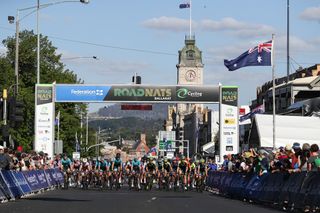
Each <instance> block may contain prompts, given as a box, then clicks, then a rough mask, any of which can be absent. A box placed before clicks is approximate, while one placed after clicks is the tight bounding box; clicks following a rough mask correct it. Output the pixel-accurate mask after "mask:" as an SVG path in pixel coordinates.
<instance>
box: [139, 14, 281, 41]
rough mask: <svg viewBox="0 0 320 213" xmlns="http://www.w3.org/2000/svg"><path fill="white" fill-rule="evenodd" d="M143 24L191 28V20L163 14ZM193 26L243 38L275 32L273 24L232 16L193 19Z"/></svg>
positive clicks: (169, 28)
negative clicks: (253, 21) (247, 20)
mask: <svg viewBox="0 0 320 213" xmlns="http://www.w3.org/2000/svg"><path fill="white" fill-rule="evenodd" d="M142 25H143V26H144V27H146V28H150V29H157V30H163V31H171V32H185V31H186V30H188V28H189V20H187V19H181V18H176V17H166V16H162V17H159V18H152V19H149V20H146V21H144V22H143V23H142ZM192 27H193V28H194V30H197V29H199V30H202V31H207V32H230V33H231V34H232V35H234V36H236V37H241V38H243V37H256V36H264V35H271V34H272V33H274V32H275V30H274V28H273V27H271V26H268V25H263V24H251V23H246V22H241V21H238V20H236V19H234V18H231V17H226V18H223V19H221V20H219V21H216V20H211V19H205V20H202V21H199V22H197V21H192Z"/></svg>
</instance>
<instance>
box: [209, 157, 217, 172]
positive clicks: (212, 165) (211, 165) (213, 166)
mask: <svg viewBox="0 0 320 213" xmlns="http://www.w3.org/2000/svg"><path fill="white" fill-rule="evenodd" d="M208 167H209V171H217V170H218V165H217V164H216V162H215V161H214V160H212V159H209V163H208Z"/></svg>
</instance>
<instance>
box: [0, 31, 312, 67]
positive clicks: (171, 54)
mask: <svg viewBox="0 0 320 213" xmlns="http://www.w3.org/2000/svg"><path fill="white" fill-rule="evenodd" d="M0 28H1V29H5V30H9V31H15V30H13V29H11V28H7V27H2V26H0ZM48 37H49V38H53V39H57V40H62V41H68V42H73V43H79V44H86V45H91V46H97V47H104V48H112V49H119V50H125V51H134V52H142V53H151V54H158V55H168V56H177V54H174V53H168V52H160V51H154V50H145V49H136V48H127V47H120V46H112V45H106V44H99V43H93V42H88V41H80V40H74V39H68V38H62V37H57V36H48ZM203 59H209V57H204V58H203ZM210 59H211V58H210ZM210 59H209V60H210ZM290 59H291V60H293V61H294V62H295V63H296V64H297V65H298V66H301V65H302V64H304V65H311V64H318V63H316V62H299V63H298V62H297V61H295V60H294V59H293V58H292V57H290ZM216 61H217V60H216ZM276 62H278V63H287V62H284V61H276ZM220 63H221V64H222V63H223V60H221V62H220V61H219V62H218V61H217V62H214V61H212V62H211V64H220Z"/></svg>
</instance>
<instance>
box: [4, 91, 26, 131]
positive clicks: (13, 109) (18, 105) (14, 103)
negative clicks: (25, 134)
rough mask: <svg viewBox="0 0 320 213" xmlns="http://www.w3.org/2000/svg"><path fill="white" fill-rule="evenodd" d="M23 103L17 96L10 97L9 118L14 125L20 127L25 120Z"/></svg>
mask: <svg viewBox="0 0 320 213" xmlns="http://www.w3.org/2000/svg"><path fill="white" fill-rule="evenodd" d="M23 108H24V107H23V103H22V102H21V101H18V100H17V99H16V97H11V98H9V107H8V120H9V122H10V125H11V126H12V127H18V126H19V125H20V124H21V123H22V122H23V120H24V119H23Z"/></svg>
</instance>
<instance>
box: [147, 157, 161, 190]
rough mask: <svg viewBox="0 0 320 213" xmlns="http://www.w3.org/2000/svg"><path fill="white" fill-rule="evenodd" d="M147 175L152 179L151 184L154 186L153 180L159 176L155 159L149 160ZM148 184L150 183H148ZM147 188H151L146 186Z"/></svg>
mask: <svg viewBox="0 0 320 213" xmlns="http://www.w3.org/2000/svg"><path fill="white" fill-rule="evenodd" d="M145 169H146V175H148V174H149V175H150V177H151V180H150V179H149V181H150V182H149V184H151V185H152V184H153V180H154V179H153V178H155V177H156V174H157V172H158V169H157V166H156V164H155V163H154V162H153V159H152V158H149V159H148V163H147V165H146V168H145ZM147 184H148V183H147ZM146 187H147V189H149V186H148V185H147V186H146ZM150 189H151V186H150Z"/></svg>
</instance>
